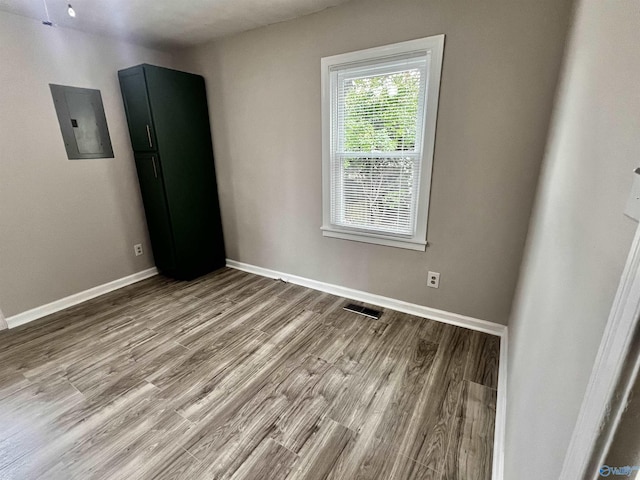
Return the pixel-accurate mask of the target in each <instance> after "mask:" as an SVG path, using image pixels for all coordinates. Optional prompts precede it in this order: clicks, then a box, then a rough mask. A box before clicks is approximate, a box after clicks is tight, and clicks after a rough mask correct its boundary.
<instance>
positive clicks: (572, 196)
mask: <svg viewBox="0 0 640 480" xmlns="http://www.w3.org/2000/svg"><path fill="white" fill-rule="evenodd" d="M639 31H640V10H639V9H638V3H637V1H635V0H616V1H602V0H583V1H582V3H581V5H580V8H579V9H578V12H577V15H576V20H575V26H574V29H573V33H572V37H571V41H570V45H569V47H568V53H567V58H566V62H565V65H564V69H563V80H562V84H561V87H560V90H559V94H558V101H557V107H556V111H555V114H554V121H553V126H552V131H551V134H550V140H549V146H548V151H547V155H546V160H545V164H544V168H543V172H542V175H541V184H540V194H539V196H538V199H537V201H536V208H535V214H534V217H533V220H532V227H531V234H530V237H529V241H528V247H527V250H526V256H525V262H524V264H523V269H522V277H521V282H520V287H519V293H518V295H517V301H516V303H515V307H514V314H513V317H512V319H511V321H510V323H509V329H510V334H509V335H510V345H509V353H510V358H509V378H508V402H507V403H508V417H507V444H506V476H505V478H507V479H518V480H529V479H531V480H534V479H535V480H538V479H541V478H544V479H549V480H551V479H557V478H558V476H559V475H560V470H561V467H562V462H563V460H564V456H565V453H566V450H567V447H568V444H569V440H570V438H571V434H572V431H573V428H574V426H575V422H576V419H577V416H578V412H579V409H580V405H581V402H582V399H583V397H584V393H585V389H586V385H587V382H588V379H589V376H590V373H591V369H592V368H593V363H594V360H595V356H596V353H597V350H598V346H599V344H600V340H601V337H602V333H603V331H604V327H605V324H606V322H607V317H608V315H609V310H610V308H611V305H612V301H613V297H614V295H615V292H616V289H617V286H618V283H619V280H620V275H621V273H622V269H623V266H624V264H625V261H626V257H627V254H628V251H629V247H630V245H631V240H632V236H633V233H634V231H635V229H636V227H637V223H635V222H633V221H632V220H630V219H628V218H627V217H625V216H623V210H624V207H625V203H626V199H627V196H628V195H629V191H630V188H631V182H632V176H633V175H632V173H631V172H632V169H633V168H635V167H637V166H638V164H639V163H640V94H639V93H638V92H639V90H638V85H639V79H640V49H639V48H638V32H639Z"/></svg>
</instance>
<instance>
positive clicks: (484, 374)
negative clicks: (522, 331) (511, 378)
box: [464, 332, 500, 389]
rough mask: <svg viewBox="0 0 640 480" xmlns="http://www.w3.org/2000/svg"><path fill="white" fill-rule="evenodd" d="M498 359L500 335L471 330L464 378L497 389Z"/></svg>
mask: <svg viewBox="0 0 640 480" xmlns="http://www.w3.org/2000/svg"><path fill="white" fill-rule="evenodd" d="M499 359H500V337H496V336H495V335H488V334H486V333H482V332H473V333H472V334H471V346H470V350H469V360H468V362H467V369H466V371H465V373H464V378H465V380H469V381H470V382H474V383H479V384H480V385H484V386H485V387H489V388H493V389H497V388H498V361H499Z"/></svg>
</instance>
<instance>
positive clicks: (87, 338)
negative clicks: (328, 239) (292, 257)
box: [0, 269, 499, 480]
mask: <svg viewBox="0 0 640 480" xmlns="http://www.w3.org/2000/svg"><path fill="white" fill-rule="evenodd" d="M345 303H347V301H346V300H345V299H342V298H338V297H335V296H332V295H329V294H326V293H322V292H318V291H315V290H310V289H307V288H302V287H300V286H296V285H292V284H287V283H284V282H281V281H277V280H271V279H267V278H263V277H259V276H255V275H250V274H247V273H243V272H240V271H236V270H231V269H222V270H220V271H218V272H215V273H214V274H211V275H208V276H206V277H203V278H201V279H199V280H197V281H194V282H177V281H173V280H169V279H166V278H163V277H160V276H159V277H154V278H151V279H149V280H145V281H143V282H140V283H137V284H135V285H132V286H129V287H126V288H124V289H121V290H118V291H116V292H113V293H110V294H107V295H105V296H102V297H99V298H97V299H94V300H91V301H89V302H86V303H84V304H81V305H78V306H75V307H73V308H70V309H68V310H65V311H63V312H59V313H57V314H55V315H52V316H50V317H48V318H46V319H42V320H40V321H38V322H35V323H32V324H30V325H25V326H23V327H20V328H17V329H15V330H11V331H4V332H0V479H21V480H22V479H36V478H44V479H127V480H133V479H138V478H145V479H169V478H171V479H173V478H185V479H199V478H202V479H233V480H240V479H247V480H261V479H264V480H280V479H282V480H284V479H288V480H294V479H296V480H297V479H309V480H311V479H314V480H315V479H318V480H320V479H332V480H356V479H380V480H383V479H384V480H387V479H388V480H391V479H393V480H404V479H423V480H467V479H469V480H470V479H473V480H489V479H490V478H491V462H492V448H493V431H494V419H495V409H496V387H497V369H498V357H499V355H498V354H499V352H498V350H499V341H498V338H497V337H493V336H489V335H485V334H482V333H478V332H473V331H470V330H466V329H463V328H458V327H454V326H450V325H445V324H441V323H437V322H435V321H431V320H426V319H423V318H418V317H413V316H410V315H406V314H401V313H397V312H394V311H390V310H387V311H384V312H383V315H382V317H381V318H380V320H377V321H376V320H371V319H368V318H366V317H362V316H359V315H356V314H353V313H350V312H346V311H344V310H343V309H342V306H343V305H344V304H345Z"/></svg>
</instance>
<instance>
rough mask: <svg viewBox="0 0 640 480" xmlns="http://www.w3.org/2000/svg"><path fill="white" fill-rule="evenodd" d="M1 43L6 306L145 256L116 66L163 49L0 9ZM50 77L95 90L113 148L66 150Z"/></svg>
mask: <svg viewBox="0 0 640 480" xmlns="http://www.w3.org/2000/svg"><path fill="white" fill-rule="evenodd" d="M0 46H1V47H0V86H1V88H0V306H1V307H2V310H3V312H4V314H5V315H6V316H11V315H14V314H17V313H20V312H22V311H25V310H28V309H30V308H33V307H37V306H40V305H43V304H45V303H48V302H51V301H54V300H57V299H60V298H62V297H65V296H67V295H71V294H74V293H77V292H80V291H82V290H86V289H88V288H91V287H94V286H96V285H99V284H102V283H105V282H108V281H111V280H115V279H117V278H121V277H123V276H126V275H129V274H132V273H135V272H138V271H140V270H143V269H146V268H149V267H151V266H153V258H152V256H151V248H150V245H149V242H148V234H147V230H146V224H145V220H144V212H143V210H142V201H141V198H140V191H139V187H138V182H137V177H136V173H135V166H134V163H133V156H132V151H131V145H130V143H129V137H128V133H127V130H126V122H125V116H124V109H123V106H122V98H121V96H120V92H119V87H118V80H117V75H116V72H117V70H118V69H121V68H124V67H127V66H131V65H135V64H138V63H142V62H150V63H156V64H161V65H162V64H165V65H170V56H169V55H167V54H161V53H159V52H156V51H152V50H148V49H145V48H140V47H134V46H132V45H129V44H126V43H122V42H117V41H114V40H111V39H107V38H103V37H97V36H91V35H87V34H84V33H80V32H76V31H73V30H68V29H64V28H59V27H55V28H50V27H45V26H43V25H41V24H40V22H38V21H36V20H31V19H27V18H22V17H18V16H15V15H10V14H6V13H2V12H0ZM49 83H58V84H62V85H72V86H77V87H87V88H96V89H100V90H101V92H102V99H103V102H104V108H105V113H106V116H107V122H108V124H109V131H110V133H111V141H112V143H113V150H114V153H115V158H112V159H99V160H73V161H70V160H67V156H66V153H65V149H64V144H63V142H62V135H61V133H60V127H59V126H58V121H57V118H56V112H55V109H54V106H53V101H52V100H51V93H50V91H49ZM135 243H144V246H145V247H146V253H145V255H144V256H141V257H135V256H134V254H133V244H135Z"/></svg>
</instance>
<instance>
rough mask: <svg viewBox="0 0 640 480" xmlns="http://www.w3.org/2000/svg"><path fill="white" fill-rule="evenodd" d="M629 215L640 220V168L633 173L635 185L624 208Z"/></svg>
mask: <svg viewBox="0 0 640 480" xmlns="http://www.w3.org/2000/svg"><path fill="white" fill-rule="evenodd" d="M624 214H625V215H626V216H627V217H630V218H633V219H634V220H635V221H636V222H638V221H640V168H636V169H635V171H634V175H633V185H632V186H631V193H630V194H629V199H628V200H627V207H626V208H625V209H624Z"/></svg>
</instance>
